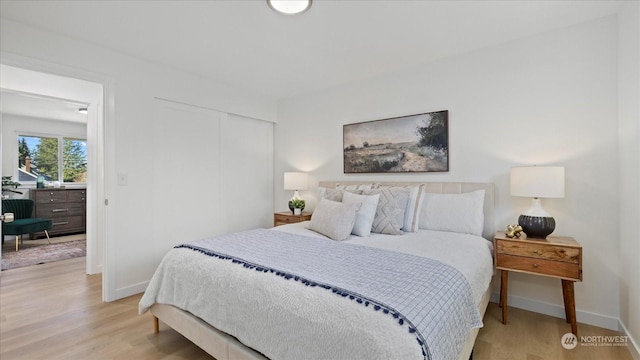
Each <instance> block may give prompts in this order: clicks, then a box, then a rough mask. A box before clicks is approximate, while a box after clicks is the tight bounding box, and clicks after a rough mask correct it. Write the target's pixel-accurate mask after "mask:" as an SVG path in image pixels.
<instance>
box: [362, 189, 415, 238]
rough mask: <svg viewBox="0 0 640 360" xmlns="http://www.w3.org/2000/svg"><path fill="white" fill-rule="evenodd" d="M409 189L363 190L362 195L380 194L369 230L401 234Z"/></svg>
mask: <svg viewBox="0 0 640 360" xmlns="http://www.w3.org/2000/svg"><path fill="white" fill-rule="evenodd" d="M409 193H410V189H407V188H403V187H388V188H382V189H372V190H365V191H364V195H373V194H380V199H379V200H378V207H377V209H376V216H375V218H374V219H373V227H372V228H371V232H374V233H380V234H389V235H402V234H403V232H402V230H401V229H402V227H403V226H404V213H405V211H406V209H407V202H408V201H409Z"/></svg>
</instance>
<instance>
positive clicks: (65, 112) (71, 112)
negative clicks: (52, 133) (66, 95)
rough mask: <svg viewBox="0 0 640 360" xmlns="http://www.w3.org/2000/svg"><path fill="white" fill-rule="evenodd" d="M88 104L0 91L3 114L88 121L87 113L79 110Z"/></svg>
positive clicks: (0, 106) (77, 121) (0, 108)
mask: <svg viewBox="0 0 640 360" xmlns="http://www.w3.org/2000/svg"><path fill="white" fill-rule="evenodd" d="M85 106H86V105H83V104H79V103H74V102H69V101H63V100H59V99H51V98H46V97H41V96H32V95H26V94H21V93H16V92H10V91H1V92H0V111H1V112H2V114H12V115H22V116H28V117H35V118H42V119H47V120H58V121H70V122H76V123H83V124H86V123H87V114H82V113H80V112H79V111H78V109H79V108H81V107H85Z"/></svg>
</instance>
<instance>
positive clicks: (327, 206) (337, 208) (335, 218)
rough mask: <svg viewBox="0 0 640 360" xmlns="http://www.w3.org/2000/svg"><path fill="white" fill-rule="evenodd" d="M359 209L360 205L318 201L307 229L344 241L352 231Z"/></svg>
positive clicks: (324, 200) (325, 200)
mask: <svg viewBox="0 0 640 360" xmlns="http://www.w3.org/2000/svg"><path fill="white" fill-rule="evenodd" d="M359 208H360V204H343V203H340V202H337V201H331V200H327V199H320V202H318V205H316V208H315V210H314V211H313V215H311V222H309V227H307V229H309V230H313V231H315V232H317V233H320V234H322V235H324V236H327V237H329V238H331V239H333V240H344V239H346V238H347V237H348V236H349V234H351V230H353V225H354V224H355V222H356V213H357V212H358V209H359Z"/></svg>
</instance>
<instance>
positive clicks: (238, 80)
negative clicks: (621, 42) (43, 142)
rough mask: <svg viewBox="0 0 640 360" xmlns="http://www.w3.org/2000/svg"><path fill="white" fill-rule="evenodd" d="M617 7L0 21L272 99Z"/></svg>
mask: <svg viewBox="0 0 640 360" xmlns="http://www.w3.org/2000/svg"><path fill="white" fill-rule="evenodd" d="M619 7H620V2H618V1H595V0H594V1H575V0H572V1H517V0H514V1H483V0H476V1H415V0H414V1H400V0H397V1H381V0H379V1H364V0H358V1H347V0H340V1H336V0H314V2H313V6H312V7H311V9H310V10H309V11H307V12H305V13H303V14H301V15H297V16H286V15H281V14H278V13H275V12H274V11H272V10H271V9H270V8H269V7H268V6H267V4H266V1H264V0H245V1H238V0H236V1H10V0H2V1H0V15H1V16H2V17H3V18H6V19H10V20H14V21H18V22H22V23H26V24H28V25H31V26H34V27H37V28H40V29H44V30H47V31H51V32H54V33H58V34H62V35H67V36H69V37H73V38H76V39H80V40H84V41H86V42H89V43H92V44H95V45H98V46H101V47H104V48H108V49H111V50H114V51H117V52H121V53H126V54H129V55H131V56H135V57H138V58H142V59H146V60H149V61H152V62H155V63H158V64H163V65H165V66H169V67H171V68H175V69H179V70H182V71H186V72H189V73H192V74H196V75H199V76H203V77H207V78H210V79H213V80H215V81H218V82H222V83H226V84H230V85H233V86H236V87H238V88H242V89H248V90H252V91H255V92H258V93H263V94H269V95H271V96H273V97H275V98H278V99H282V98H288V97H293V96H296V95H300V94H305V93H310V92H313V91H318V90H321V89H326V88H330V87H334V86H338V85H340V84H344V83H348V82H352V81H356V80H360V79H365V78H369V77H374V76H378V75H381V74H385V73H389V72H393V71H397V70H401V69H404V68H408V67H413V66H418V65H420V64H425V63H428V62H431V61H434V60H437V59H441V58H444V57H447V56H451V55H454V54H459V53H464V52H469V51H473V50H475V49H479V48H483V47H487V46H492V45H495V44H499V43H503V42H507V41H510V40H513V39H517V38H521V37H525V36H530V35H533V34H537V33H541V32H545V31H549V30H552V29H556V28H561V27H566V26H570V25H573V24H577V23H580V22H585V21H589V20H593V19H596V18H599V17H603V16H608V15H612V14H615V13H616V12H617V11H618V9H619Z"/></svg>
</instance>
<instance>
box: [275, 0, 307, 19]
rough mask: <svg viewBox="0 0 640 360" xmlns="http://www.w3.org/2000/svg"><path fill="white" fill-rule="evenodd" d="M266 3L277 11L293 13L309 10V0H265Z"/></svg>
mask: <svg viewBox="0 0 640 360" xmlns="http://www.w3.org/2000/svg"><path fill="white" fill-rule="evenodd" d="M267 4H269V6H270V7H271V8H272V9H273V10H275V11H277V12H279V13H282V14H286V15H295V14H300V13H302V12H305V11H307V10H309V8H310V7H311V0H267Z"/></svg>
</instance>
